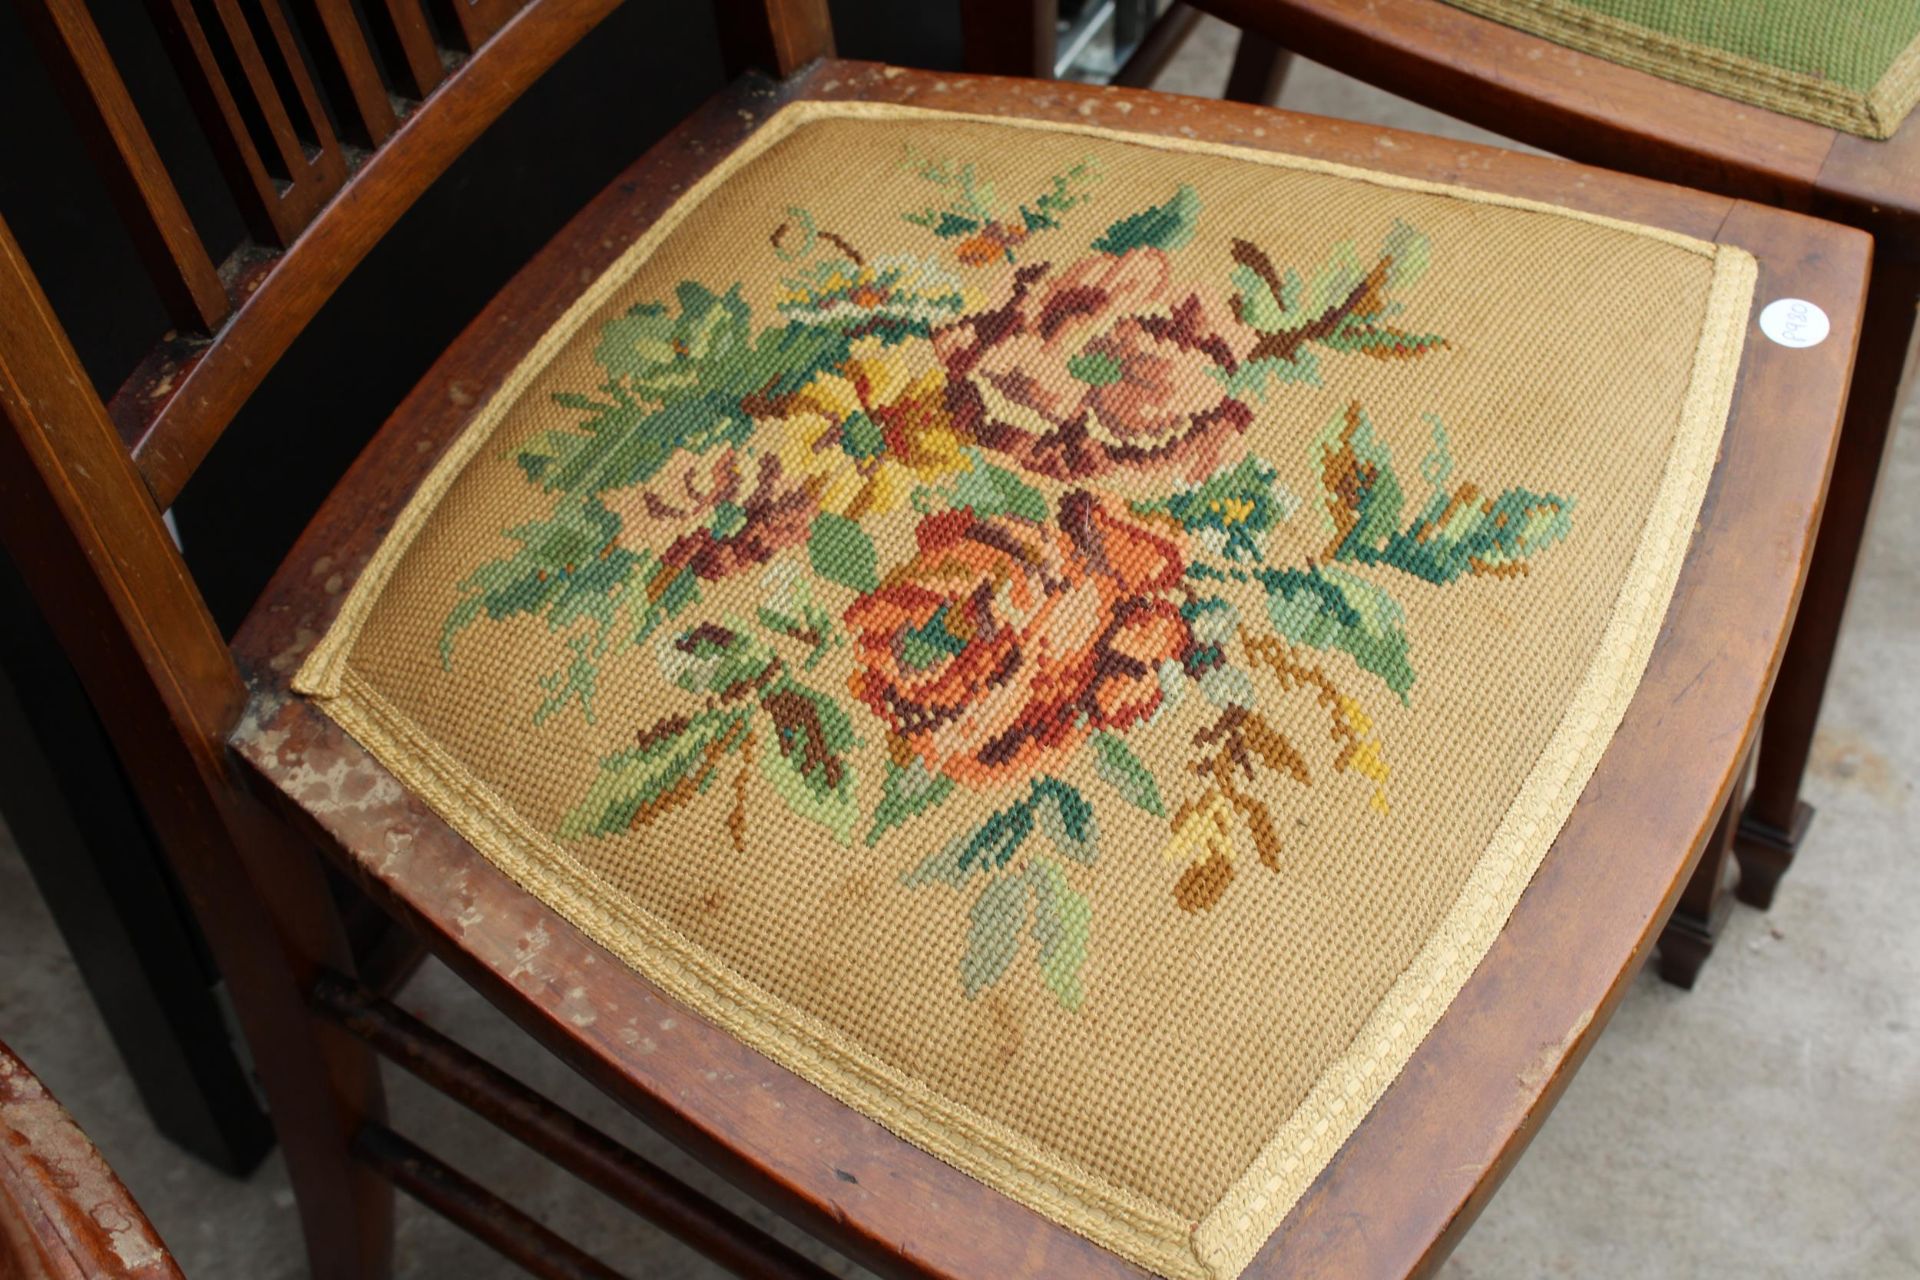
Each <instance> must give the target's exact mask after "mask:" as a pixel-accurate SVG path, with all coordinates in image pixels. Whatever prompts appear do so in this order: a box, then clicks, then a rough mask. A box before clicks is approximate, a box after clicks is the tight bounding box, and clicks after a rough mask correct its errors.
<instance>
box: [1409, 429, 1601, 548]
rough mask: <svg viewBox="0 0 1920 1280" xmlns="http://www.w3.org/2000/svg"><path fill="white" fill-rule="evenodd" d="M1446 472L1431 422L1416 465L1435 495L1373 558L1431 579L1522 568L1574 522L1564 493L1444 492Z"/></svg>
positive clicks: (1439, 434)
mask: <svg viewBox="0 0 1920 1280" xmlns="http://www.w3.org/2000/svg"><path fill="white" fill-rule="evenodd" d="M1452 472H1453V456H1452V453H1451V451H1450V450H1449V448H1448V445H1447V433H1446V429H1445V428H1444V427H1442V426H1441V425H1440V423H1439V422H1438V421H1435V422H1434V423H1433V449H1432V451H1431V452H1430V453H1428V454H1427V456H1426V458H1425V459H1423V460H1422V462H1421V464H1420V474H1421V475H1422V476H1423V477H1424V478H1425V479H1426V481H1427V483H1428V484H1430V485H1432V486H1433V494H1432V496H1431V497H1430V498H1429V499H1428V500H1427V505H1426V508H1425V509H1424V510H1423V511H1422V512H1421V513H1420V515H1419V516H1418V517H1416V518H1415V519H1414V521H1413V523H1412V524H1411V525H1409V526H1408V527H1407V528H1406V530H1405V531H1404V532H1400V533H1396V534H1395V535H1394V536H1393V538H1392V539H1391V540H1389V541H1388V543H1387V545H1386V547H1385V548H1384V549H1383V550H1382V551H1381V553H1380V555H1379V557H1378V558H1379V560H1380V561H1381V562H1382V563H1385V564H1390V565H1392V566H1393V567H1394V568H1396V569H1399V570H1402V571H1403V572H1406V573H1411V574H1414V575H1415V576H1417V577H1421V578H1424V579H1426V580H1427V581H1428V582H1434V583H1447V582H1452V581H1453V580H1454V579H1456V578H1458V577H1459V576H1460V575H1461V574H1463V573H1476V574H1489V575H1500V574H1509V573H1524V572H1525V571H1526V567H1527V562H1528V560H1529V558H1530V557H1531V556H1532V555H1533V554H1534V553H1535V552H1537V551H1539V550H1541V549H1543V548H1545V547H1547V546H1550V545H1552V544H1553V543H1555V542H1558V541H1559V540H1560V539H1561V538H1564V537H1565V536H1566V535H1567V532H1568V530H1570V529H1571V528H1572V526H1573V517H1572V514H1571V513H1572V510H1573V503H1572V501H1571V500H1570V499H1567V498H1561V497H1557V496H1555V495H1553V494H1537V493H1534V492H1532V491H1530V490H1527V489H1517V488H1516V489H1508V490H1506V491H1505V492H1504V493H1502V494H1501V495H1500V496H1499V497H1497V498H1492V499H1489V498H1487V497H1485V496H1484V495H1483V494H1482V493H1481V492H1480V490H1479V488H1478V487H1477V486H1475V485H1472V484H1462V485H1460V486H1458V487H1457V488H1455V489H1454V490H1453V491H1452V492H1451V493H1449V492H1448V491H1447V487H1446V486H1447V482H1448V479H1449V478H1450V476H1451V475H1452Z"/></svg>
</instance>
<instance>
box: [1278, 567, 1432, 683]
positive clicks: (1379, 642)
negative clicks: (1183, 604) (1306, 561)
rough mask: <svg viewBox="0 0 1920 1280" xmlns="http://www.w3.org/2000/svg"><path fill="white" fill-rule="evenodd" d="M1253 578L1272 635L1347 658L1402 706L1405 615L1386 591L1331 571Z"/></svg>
mask: <svg viewBox="0 0 1920 1280" xmlns="http://www.w3.org/2000/svg"><path fill="white" fill-rule="evenodd" d="M1256 576H1257V577H1258V578H1259V580H1260V583H1261V585H1263V586H1264V587H1266V589H1267V592H1268V595H1267V613H1268V616H1270V617H1271V618H1272V619H1273V625H1274V629H1275V630H1277V631H1279V633H1280V634H1281V635H1283V636H1285V637H1286V638H1287V639H1289V640H1291V641H1293V642H1294V643H1295V644H1304V645H1307V646H1309V647H1311V648H1315V649H1337V650H1339V651H1341V652H1342V653H1347V654H1351V655H1352V657H1353V660H1354V661H1355V662H1357V663H1359V664H1360V669H1361V670H1362V671H1369V672H1372V673H1373V674H1374V675H1377V676H1379V677H1380V678H1381V679H1382V680H1384V681H1386V682H1387V687H1388V688H1389V689H1392V690H1393V691H1394V692H1395V693H1397V694H1399V695H1400V700H1401V701H1402V702H1404V701H1406V699H1407V690H1409V689H1411V688H1412V687H1413V668H1412V667H1410V666H1409V665H1407V631H1406V614H1405V613H1404V612H1403V611H1402V610H1401V608H1400V604H1399V602H1398V601H1396V600H1395V599H1394V598H1393V597H1392V596H1390V595H1388V594H1387V593H1386V591H1385V590H1384V589H1382V588H1380V587H1378V586H1376V585H1374V584H1373V583H1371V582H1368V581H1366V580H1365V579H1364V578H1359V577H1356V576H1355V575H1353V574H1351V573H1347V572H1345V571H1343V570H1341V569H1338V568H1335V567H1334V566H1332V565H1312V566H1309V567H1308V568H1306V569H1269V570H1264V571H1262V572H1261V573H1259V574H1257V575H1256Z"/></svg>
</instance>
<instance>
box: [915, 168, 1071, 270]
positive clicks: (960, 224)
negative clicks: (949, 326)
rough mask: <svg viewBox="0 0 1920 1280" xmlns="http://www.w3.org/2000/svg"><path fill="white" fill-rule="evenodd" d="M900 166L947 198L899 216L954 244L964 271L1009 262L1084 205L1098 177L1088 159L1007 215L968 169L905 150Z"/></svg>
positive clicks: (989, 185)
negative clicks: (1016, 252)
mask: <svg viewBox="0 0 1920 1280" xmlns="http://www.w3.org/2000/svg"><path fill="white" fill-rule="evenodd" d="M901 165H902V167H903V168H905V169H906V170H907V171H908V172H910V173H913V174H916V175H918V176H919V177H921V178H924V179H925V180H926V181H928V182H930V183H932V184H933V185H934V186H936V187H939V188H941V189H942V190H944V191H945V192H946V193H947V201H946V203H945V204H933V205H926V206H923V207H922V208H919V209H915V210H909V211H907V212H905V213H902V214H901V215H900V217H901V218H902V219H903V220H904V221H906V222H909V223H911V224H912V225H914V226H916V227H925V228H926V229H927V230H929V231H931V232H933V234H934V235H936V236H938V237H940V238H941V239H942V240H960V241H961V242H962V243H961V245H960V246H959V249H958V256H959V258H960V260H961V261H962V262H964V263H966V264H967V265H968V266H983V265H985V264H986V263H988V262H992V261H994V260H996V259H1003V260H1005V261H1007V262H1012V261H1014V250H1015V249H1016V248H1018V247H1019V245H1020V244H1021V242H1022V241H1024V240H1026V239H1027V237H1029V236H1031V235H1033V234H1034V233H1035V232H1038V231H1048V230H1052V229H1053V228H1055V227H1057V226H1059V225H1060V218H1061V215H1063V214H1065V213H1066V212H1067V211H1068V210H1070V209H1073V208H1075V207H1077V206H1079V205H1082V204H1085V203H1086V202H1087V201H1088V200H1090V199H1091V198H1092V196H1091V195H1090V194H1089V193H1088V191H1087V188H1088V187H1090V186H1092V185H1093V184H1094V183H1095V182H1097V181H1098V180H1099V178H1100V170H1099V167H1098V166H1097V165H1095V164H1094V162H1093V161H1092V160H1091V159H1087V160H1082V161H1080V162H1079V163H1078V164H1076V165H1073V166H1072V167H1071V168H1068V169H1066V170H1064V171H1062V172H1060V173H1057V174H1054V175H1053V176H1052V177H1051V178H1049V179H1048V180H1047V185H1046V186H1045V187H1044V188H1042V189H1041V190H1040V191H1039V192H1037V193H1035V194H1034V195H1032V196H1030V197H1029V198H1027V199H1026V200H1023V201H1020V202H1019V203H1018V205H1017V206H1016V207H1015V209H1014V210H1013V212H1011V213H1009V212H1007V211H1006V210H1005V209H1004V208H1003V207H1002V206H1001V204H1000V201H999V199H998V197H997V196H996V194H995V192H994V189H993V184H992V183H990V182H987V181H986V180H984V179H982V178H981V177H980V176H979V174H978V172H977V171H976V170H975V169H974V166H973V165H971V164H956V163H954V162H952V161H948V160H932V159H928V158H926V157H923V156H921V155H919V154H918V153H916V152H915V151H914V150H913V149H912V148H911V147H909V148H907V150H906V154H905V157H904V158H903V159H902V161H901Z"/></svg>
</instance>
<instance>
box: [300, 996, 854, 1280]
mask: <svg viewBox="0 0 1920 1280" xmlns="http://www.w3.org/2000/svg"><path fill="white" fill-rule="evenodd" d="M313 1003H314V1006H315V1007H316V1008H318V1009H321V1010H323V1011H324V1012H325V1013H326V1014H327V1016H328V1017H330V1018H333V1019H334V1020H335V1021H337V1022H338V1023H339V1024H340V1025H341V1026H342V1027H344V1028H346V1029H347V1030H348V1031H350V1032H352V1033H353V1034H354V1035H356V1036H358V1037H359V1038H360V1039H362V1040H364V1041H366V1042H367V1043H368V1044H370V1045H372V1046H373V1047H374V1048H375V1049H377V1050H379V1051H380V1053H381V1055H382V1056H384V1057H385V1058H387V1059H388V1060H389V1061H390V1062H394V1063H397V1064H398V1065H400V1066H402V1067H404V1068H406V1069H407V1070H408V1071H410V1072H412V1073H413V1074H414V1075H415V1076H417V1077H419V1078H420V1079H421V1080H422V1081H424V1082H425V1083H427V1084H429V1085H431V1086H433V1088H435V1089H437V1090H439V1091H440V1092H441V1093H443V1094H445V1095H446V1096H447V1097H449V1098H452V1099H453V1100H454V1101H455V1102H458V1103H460V1104H461V1105H462V1106H464V1107H466V1108H468V1109H469V1110H471V1111H473V1112H474V1113H475V1114H477V1115H479V1116H482V1117H483V1118H485V1119H486V1120H487V1121H488V1122H489V1123H491V1124H493V1125H495V1126H496V1127H498V1128H499V1129H500V1131H501V1132H503V1133H506V1134H510V1135H511V1136H513V1137H514V1138H517V1139H519V1140H520V1141H521V1142H524V1143H525V1144H526V1145H527V1146H529V1147H531V1148H533V1149H534V1150H535V1151H538V1152H539V1153H540V1154H541V1155H543V1156H546V1157H547V1158H548V1159H549V1160H551V1161H553V1162H554V1163H555V1164H557V1165H559V1166H560V1167H561V1168H563V1169H565V1170H566V1171H567V1172H569V1173H571V1174H573V1175H574V1176H575V1177H576V1178H579V1179H580V1180H581V1181H582V1182H585V1183H587V1184H588V1185H589V1186H592V1187H595V1188H597V1189H598V1190H599V1191H601V1192H602V1193H604V1194H605V1195H607V1196H608V1197H610V1198H611V1199H613V1200H616V1201H618V1202H619V1203H620V1204H622V1205H624V1206H625V1207H626V1208H628V1209H631V1210H632V1211H633V1212H635V1213H637V1214H639V1215H640V1216H641V1217H643V1218H645V1219H646V1220H647V1221H649V1222H651V1223H653V1224H654V1225H655V1226H657V1227H659V1228H660V1229H661V1230H663V1231H665V1232H667V1233H668V1234H669V1235H672V1236H673V1237H674V1238H675V1239H677V1240H679V1241H681V1242H682V1243H684V1244H686V1245H687V1246H689V1247H690V1248H692V1249H694V1250H696V1251H698V1252H699V1253H701V1254H703V1255H705V1256H706V1257H708V1258H710V1259H712V1260H713V1261H714V1262H717V1263H719V1264H720V1265H721V1266H722V1267H724V1268H726V1270H727V1271H728V1272H729V1273H731V1274H733V1275H739V1276H753V1277H755V1280H829V1275H828V1273H827V1272H826V1271H823V1270H822V1269H821V1268H820V1267H818V1266H816V1265H815V1264H814V1263H812V1262H810V1261H808V1260H807V1259H806V1258H803V1257H801V1256H800V1255H799V1254H798V1253H795V1252H794V1251H793V1250H792V1249H789V1248H788V1247H787V1246H786V1245H784V1244H782V1243H780V1242H779V1241H778V1240H775V1239H774V1238H773V1237H772V1236H769V1235H768V1234H766V1233H765V1232H764V1231H761V1230H760V1229H759V1228H758V1227H756V1226H754V1225H753V1224H752V1223H750V1222H747V1221H745V1220H744V1219H742V1218H738V1217H736V1216H734V1215H733V1214H732V1213H730V1212H728V1211H727V1210H726V1209H724V1208H722V1207H721V1206H719V1205H718V1204H715V1203H714V1202H713V1201H712V1200H709V1199H708V1198H707V1197H705V1196H703V1195H701V1194H700V1193H699V1192H698V1191H695V1190H693V1188H691V1187H689V1186H686V1185H685V1184H684V1183H681V1182H677V1181H675V1180H674V1178H673V1176H672V1175H671V1174H669V1173H667V1172H666V1171H665V1170H663V1169H661V1168H660V1167H659V1166H657V1165H655V1164H653V1163H651V1162H649V1161H647V1160H645V1159H642V1158H641V1157H640V1156H638V1155H636V1154H634V1153H633V1152H632V1151H629V1150H628V1149H627V1148H625V1147H623V1146H621V1145H620V1144H619V1143H617V1142H615V1141H614V1140H613V1139H612V1138H610V1137H608V1136H607V1135H606V1134H604V1133H602V1132H601V1131H600V1130H598V1129H595V1128H594V1127H593V1126H592V1125H590V1124H588V1123H587V1122H586V1121H584V1120H582V1119H580V1118H579V1117H578V1116H575V1115H572V1114H570V1113H569V1112H567V1111H565V1110H564V1109H562V1108H561V1107H560V1106H559V1105H558V1104H556V1103H553V1102H550V1101H548V1100H547V1099H545V1098H543V1097H541V1096H540V1095H539V1094H537V1093H535V1092H534V1091H533V1090H531V1089H529V1088H527V1086H526V1085H524V1084H522V1083H520V1081H518V1080H516V1079H514V1078H513V1077H512V1076H510V1075H508V1074H507V1073H506V1072H504V1071H502V1070H501V1069H500V1068H498V1067H496V1066H494V1065H493V1064H491V1063H489V1062H486V1061H484V1060H482V1059H480V1058H477V1057H475V1056H474V1055H473V1054H472V1053H470V1052H469V1051H467V1050H466V1049H464V1048H462V1047H461V1046H460V1045H458V1044H456V1043H455V1042H454V1041H453V1040H451V1039H449V1038H448V1037H446V1036H443V1035H441V1034H440V1033H439V1032H438V1031H435V1030H434V1029H433V1028H432V1027H429V1026H428V1025H426V1024H425V1023H424V1022H421V1021H420V1020H419V1019H418V1018H415V1017H413V1016H412V1015H411V1014H409V1013H407V1012H406V1011H405V1010H403V1009H400V1008H398V1007H397V1006H395V1005H392V1004H389V1003H388V1002H387V1001H385V1000H383V999H381V998H380V997H379V996H377V995H375V994H374V993H373V992H371V991H369V990H367V989H366V988H364V987H360V986H356V985H355V984H353V983H350V982H348V981H346V980H345V979H344V978H341V977H339V976H338V975H337V974H328V975H324V976H323V977H322V978H321V979H320V981H319V982H317V983H316V984H315V985H314V989H313Z"/></svg>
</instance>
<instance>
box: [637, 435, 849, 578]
mask: <svg viewBox="0 0 1920 1280" xmlns="http://www.w3.org/2000/svg"><path fill="white" fill-rule="evenodd" d="M601 501H602V502H603V503H605V504H606V506H607V508H608V510H610V511H612V512H613V513H614V514H615V515H617V516H619V517H620V541H621V543H622V544H623V545H625V546H627V547H628V548H630V549H632V550H635V551H644V550H650V551H654V552H657V553H658V554H659V556H660V563H661V565H662V566H663V567H664V569H665V570H667V571H669V572H677V571H678V570H680V569H685V568H690V569H692V570H693V572H694V574H695V575H696V576H698V577H701V578H706V579H709V580H712V579H716V578H724V577H727V576H729V575H730V574H733V573H737V572H739V571H740V570H741V569H746V568H751V567H752V566H754V565H759V564H765V563H766V562H767V561H769V560H771V559H773V557H774V556H776V555H778V554H780V552H782V551H784V550H786V549H787V548H788V547H792V546H798V545H799V544H800V543H802V542H805V541H806V539H807V531H808V529H809V527H810V526H811V523H812V520H813V517H814V514H815V512H816V511H817V510H818V504H817V502H816V499H815V496H814V493H813V491H812V490H811V489H810V488H809V486H808V485H806V484H805V483H804V479H803V478H800V477H793V476H790V475H789V474H788V473H787V472H786V470H785V469H784V468H783V467H782V466H781V464H780V459H778V458H777V457H773V456H770V455H763V456H761V457H759V458H752V457H748V456H746V455H745V454H744V453H743V452H742V451H741V450H738V449H720V450H716V451H714V452H711V453H683V454H676V455H675V456H674V457H673V458H672V459H671V460H670V461H669V462H668V464H667V465H666V466H665V467H664V468H662V474H661V475H659V476H656V477H655V478H654V481H653V482H652V483H651V484H647V485H637V486H635V487H633V488H631V489H620V490H616V491H614V492H612V493H608V494H604V495H602V497H601Z"/></svg>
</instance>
